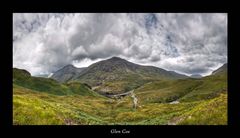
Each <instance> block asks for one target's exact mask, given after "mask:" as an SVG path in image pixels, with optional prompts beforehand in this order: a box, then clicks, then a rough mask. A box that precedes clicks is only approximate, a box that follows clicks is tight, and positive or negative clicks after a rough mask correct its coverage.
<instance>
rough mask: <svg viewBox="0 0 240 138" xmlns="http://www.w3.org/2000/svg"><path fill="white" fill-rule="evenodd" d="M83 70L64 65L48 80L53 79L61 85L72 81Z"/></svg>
mask: <svg viewBox="0 0 240 138" xmlns="http://www.w3.org/2000/svg"><path fill="white" fill-rule="evenodd" d="M84 69H85V68H76V67H74V66H73V65H66V66H64V67H63V68H61V69H60V70H58V71H56V72H55V73H54V74H52V75H51V76H50V78H53V79H55V80H57V81H58V82H62V83H63V82H66V81H68V80H70V79H72V78H73V77H74V76H75V75H77V74H79V73H80V72H81V71H83V70H84Z"/></svg>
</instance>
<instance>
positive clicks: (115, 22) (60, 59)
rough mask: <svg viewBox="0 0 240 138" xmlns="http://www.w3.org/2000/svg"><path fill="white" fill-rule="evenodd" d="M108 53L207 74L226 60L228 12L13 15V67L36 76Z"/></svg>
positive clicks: (104, 55) (82, 64)
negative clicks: (25, 70)
mask: <svg viewBox="0 0 240 138" xmlns="http://www.w3.org/2000/svg"><path fill="white" fill-rule="evenodd" d="M112 56H119V57H122V58H126V59H127V60H130V61H132V62H135V63H139V64H143V65H154V66H158V67H161V68H164V69H168V70H174V71H177V72H179V73H184V74H188V75H191V74H202V75H207V74H209V73H210V72H211V71H212V70H214V69H216V68H217V67H219V66H220V65H221V64H223V63H225V62H227V14H224V13H194V14H192V13H177V14H175V13H158V14H156V13H128V14H127V13H112V14H111V13H101V14H100V13H98V14H94V13H89V14H87V13H82V14H75V13H74V14H73V13H67V14H62V13H59V14H58V13H49V14H46V13H25V14H23V13H14V14H13V66H14V67H19V68H25V69H27V70H29V71H30V72H31V73H32V74H34V75H37V74H41V73H51V72H54V71H56V70H57V69H59V68H60V67H62V66H64V65H66V64H74V65H76V66H79V67H80V66H81V67H82V66H88V65H89V64H92V63H94V62H97V61H100V60H103V59H106V58H109V57H112Z"/></svg>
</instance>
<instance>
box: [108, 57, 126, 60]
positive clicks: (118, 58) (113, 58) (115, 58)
mask: <svg viewBox="0 0 240 138" xmlns="http://www.w3.org/2000/svg"><path fill="white" fill-rule="evenodd" d="M109 60H124V59H122V58H120V57H112V58H110V59H109Z"/></svg>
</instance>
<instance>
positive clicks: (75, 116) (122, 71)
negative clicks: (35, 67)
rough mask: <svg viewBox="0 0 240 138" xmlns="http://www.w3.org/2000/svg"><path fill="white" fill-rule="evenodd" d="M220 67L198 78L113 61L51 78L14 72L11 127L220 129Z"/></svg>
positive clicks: (223, 120)
mask: <svg viewBox="0 0 240 138" xmlns="http://www.w3.org/2000/svg"><path fill="white" fill-rule="evenodd" d="M226 67H227V65H226V64H225V65H223V67H220V68H219V69H218V70H216V71H214V73H213V74H212V75H209V76H206V77H201V78H190V77H187V76H185V75H181V74H177V73H175V72H171V71H166V70H163V69H160V68H156V67H151V66H141V65H137V64H134V63H131V62H128V61H125V60H123V59H120V58H116V57H114V58H111V59H109V60H106V61H100V62H97V63H95V64H93V65H91V66H89V67H87V68H84V69H80V70H78V69H75V68H74V67H73V66H71V67H70V69H66V68H68V67H64V73H62V71H61V69H60V70H59V71H57V75H56V74H55V75H54V74H53V76H54V77H52V78H41V77H34V76H31V74H30V73H29V72H28V71H26V70H21V69H17V68H14V69H13V124H14V125H226V124H227V95H228V94H227V68H226ZM69 71H70V72H69ZM65 75H66V76H65Z"/></svg>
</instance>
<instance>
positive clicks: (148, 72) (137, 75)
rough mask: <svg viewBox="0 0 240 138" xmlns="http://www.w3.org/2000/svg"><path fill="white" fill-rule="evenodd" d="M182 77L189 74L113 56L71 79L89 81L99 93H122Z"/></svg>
mask: <svg viewBox="0 0 240 138" xmlns="http://www.w3.org/2000/svg"><path fill="white" fill-rule="evenodd" d="M182 78H187V76H185V75H182V74H178V73H176V72H173V71H167V70H164V69H161V68H157V67H154V66H142V65H138V64H135V63H132V62H129V61H127V60H125V59H122V58H119V57H112V58H110V59H107V60H103V61H99V62H97V63H94V64H92V65H90V66H89V67H87V68H85V69H84V70H82V71H81V72H80V73H78V74H77V75H76V76H73V77H72V79H70V80H75V81H80V82H83V83H87V84H89V85H90V86H92V87H93V88H94V90H96V91H97V92H99V93H122V92H126V91H129V90H132V89H135V88H137V87H140V86H141V85H143V84H145V83H147V82H150V81H153V80H162V79H182Z"/></svg>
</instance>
